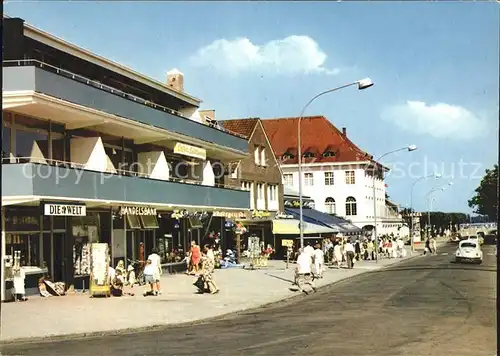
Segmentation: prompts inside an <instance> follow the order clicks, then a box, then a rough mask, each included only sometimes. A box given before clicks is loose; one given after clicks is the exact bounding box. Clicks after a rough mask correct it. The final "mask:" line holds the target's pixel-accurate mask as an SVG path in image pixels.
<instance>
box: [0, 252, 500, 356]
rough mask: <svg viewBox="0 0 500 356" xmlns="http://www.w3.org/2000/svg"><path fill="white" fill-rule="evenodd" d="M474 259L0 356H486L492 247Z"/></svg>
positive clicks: (491, 337) (492, 342) (492, 333)
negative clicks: (196, 319) (212, 316)
mask: <svg viewBox="0 0 500 356" xmlns="http://www.w3.org/2000/svg"><path fill="white" fill-rule="evenodd" d="M483 250H484V254H485V260H484V262H483V264H482V265H461V264H460V265H459V264H454V263H452V260H453V256H452V253H453V251H454V247H450V246H449V247H444V248H442V249H441V251H440V253H443V252H444V253H448V255H438V256H426V257H421V258H417V259H413V260H409V261H406V262H403V263H400V264H398V265H396V266H394V267H391V268H387V269H384V270H380V271H374V272H370V273H365V274H362V275H359V276H357V277H354V278H352V279H349V280H347V281H344V282H341V283H339V284H337V285H332V286H328V287H325V288H324V289H321V290H319V291H318V292H317V293H316V294H313V295H309V296H302V295H301V296H298V297H297V298H293V299H291V300H288V301H285V302H280V303H277V304H274V305H271V306H268V307H264V308H260V309H258V310H252V311H248V312H244V313H239V314H237V315H233V316H229V317H225V318H219V319H218V320H214V321H211V322H205V323H201V324H197V325H191V326H184V327H170V328H163V329H156V330H151V331H148V332H141V333H135V334H126V335H115V336H107V337H100V338H92V339H90V338H87V339H81V340H66V341H58V342H52V343H51V342H46V343H41V344H23V345H9V346H5V347H3V348H2V349H3V350H2V355H195V354H202V355H231V356H234V355H346V356H351V355H363V356H364V355H384V356H388V355H417V356H420V355H431V356H432V355H439V356H442V355H457V356H460V355H464V356H466V355H471V356H481V355H485V356H493V355H496V354H497V350H496V335H497V332H496V260H495V256H493V255H491V253H492V252H493V251H494V248H493V247H492V246H485V247H484V249H483ZM488 254H490V255H488ZM123 312H124V313H126V310H124V311H123ZM173 312H174V311H173ZM76 317H77V316H76ZM103 317H110V318H112V317H113V316H112V315H109V316H103ZM41 327H43V326H41Z"/></svg>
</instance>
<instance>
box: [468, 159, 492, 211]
mask: <svg viewBox="0 0 500 356" xmlns="http://www.w3.org/2000/svg"><path fill="white" fill-rule="evenodd" d="M475 192H476V195H475V196H474V197H472V198H471V199H470V200H469V202H468V203H469V207H471V208H473V209H474V213H476V214H481V215H487V216H488V218H489V219H490V220H496V218H497V211H498V202H497V194H498V165H496V164H495V165H494V167H493V169H486V171H485V175H484V177H483V179H481V183H480V184H479V187H477V188H476V190H475Z"/></svg>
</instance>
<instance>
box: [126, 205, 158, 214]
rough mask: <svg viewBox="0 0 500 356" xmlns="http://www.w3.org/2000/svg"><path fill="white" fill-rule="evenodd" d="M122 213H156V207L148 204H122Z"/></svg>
mask: <svg viewBox="0 0 500 356" xmlns="http://www.w3.org/2000/svg"><path fill="white" fill-rule="evenodd" d="M118 214H120V215H156V208H150V207H148V206H122V207H120V210H119V212H118Z"/></svg>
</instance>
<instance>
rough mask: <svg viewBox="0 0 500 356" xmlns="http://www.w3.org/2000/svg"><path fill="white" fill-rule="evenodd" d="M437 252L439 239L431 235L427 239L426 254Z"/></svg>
mask: <svg viewBox="0 0 500 356" xmlns="http://www.w3.org/2000/svg"><path fill="white" fill-rule="evenodd" d="M428 253H430V254H434V255H435V254H437V241H436V239H435V238H434V236H431V237H430V238H429V237H428V238H427V239H426V240H425V249H424V255H426V254H428Z"/></svg>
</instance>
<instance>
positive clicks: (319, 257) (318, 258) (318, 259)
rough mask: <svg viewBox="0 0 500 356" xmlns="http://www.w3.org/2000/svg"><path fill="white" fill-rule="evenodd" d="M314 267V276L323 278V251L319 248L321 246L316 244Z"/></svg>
mask: <svg viewBox="0 0 500 356" xmlns="http://www.w3.org/2000/svg"><path fill="white" fill-rule="evenodd" d="M313 256H314V257H313V258H314V269H315V271H316V276H317V277H318V278H323V271H324V268H325V267H324V264H325V253H324V252H323V250H321V246H320V245H319V244H316V246H315V250H314V255H313Z"/></svg>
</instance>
